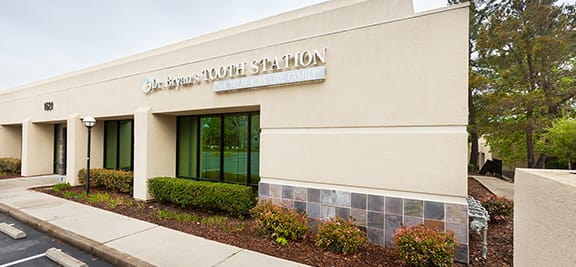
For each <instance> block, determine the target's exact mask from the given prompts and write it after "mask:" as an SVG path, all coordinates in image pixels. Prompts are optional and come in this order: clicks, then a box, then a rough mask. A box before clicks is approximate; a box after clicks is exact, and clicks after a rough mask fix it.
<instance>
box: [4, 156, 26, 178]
mask: <svg viewBox="0 0 576 267" xmlns="http://www.w3.org/2000/svg"><path fill="white" fill-rule="evenodd" d="M21 165H22V162H21V161H20V160H19V159H15V158H0V173H4V175H7V174H20V167H21Z"/></svg>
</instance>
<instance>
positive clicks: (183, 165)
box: [176, 112, 260, 185]
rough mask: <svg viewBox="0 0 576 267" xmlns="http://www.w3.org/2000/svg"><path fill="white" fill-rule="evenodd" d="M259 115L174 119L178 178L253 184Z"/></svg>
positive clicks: (257, 164)
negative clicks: (176, 126) (176, 129)
mask: <svg viewBox="0 0 576 267" xmlns="http://www.w3.org/2000/svg"><path fill="white" fill-rule="evenodd" d="M259 136H260V115H259V114H258V113H257V112H255V113H241V114H222V115H207V116H186V117H179V118H178V137H177V142H178V151H177V162H178V165H177V170H176V175H177V176H178V177H187V178H197V179H206V180H213V181H221V182H228V183H240V184H252V185H257V184H258V181H259V180H260V177H259V172H258V169H259V159H260V158H259V151H260V142H259Z"/></svg>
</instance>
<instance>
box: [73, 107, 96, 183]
mask: <svg viewBox="0 0 576 267" xmlns="http://www.w3.org/2000/svg"><path fill="white" fill-rule="evenodd" d="M66 138H67V144H66V157H67V158H66V182H68V183H70V185H72V186H74V185H79V184H80V182H79V180H78V171H80V170H81V169H82V168H86V159H87V156H88V155H87V154H86V152H87V148H88V143H87V142H88V129H87V128H86V126H84V125H83V124H82V117H81V116H80V115H79V114H72V115H70V116H68V120H67V134H66ZM90 150H91V153H90V154H91V155H90V168H91V169H94V168H102V164H103V160H104V159H103V158H104V122H103V121H98V120H97V121H96V126H94V128H92V142H91V144H90ZM82 179H85V178H84V177H82Z"/></svg>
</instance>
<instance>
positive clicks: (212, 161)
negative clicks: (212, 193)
mask: <svg viewBox="0 0 576 267" xmlns="http://www.w3.org/2000/svg"><path fill="white" fill-rule="evenodd" d="M221 124H222V117H221V116H210V117H201V118H200V178H206V179H209V180H215V181H218V180H220V144H221V141H222V140H221V139H222V125H221Z"/></svg>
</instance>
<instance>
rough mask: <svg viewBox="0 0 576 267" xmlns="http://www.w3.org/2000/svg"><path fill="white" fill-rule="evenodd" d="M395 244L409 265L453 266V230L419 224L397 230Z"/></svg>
mask: <svg viewBox="0 0 576 267" xmlns="http://www.w3.org/2000/svg"><path fill="white" fill-rule="evenodd" d="M393 244H394V249H396V251H398V254H399V255H400V258H401V259H402V260H403V261H404V262H405V263H406V264H407V265H409V266H418V267H424V266H452V263H453V258H454V250H455V245H456V241H455V240H454V233H453V232H452V231H450V232H448V233H442V232H438V231H436V230H433V229H430V228H428V227H426V226H424V225H417V226H408V227H402V228H400V229H398V230H396V233H394V236H393Z"/></svg>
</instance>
